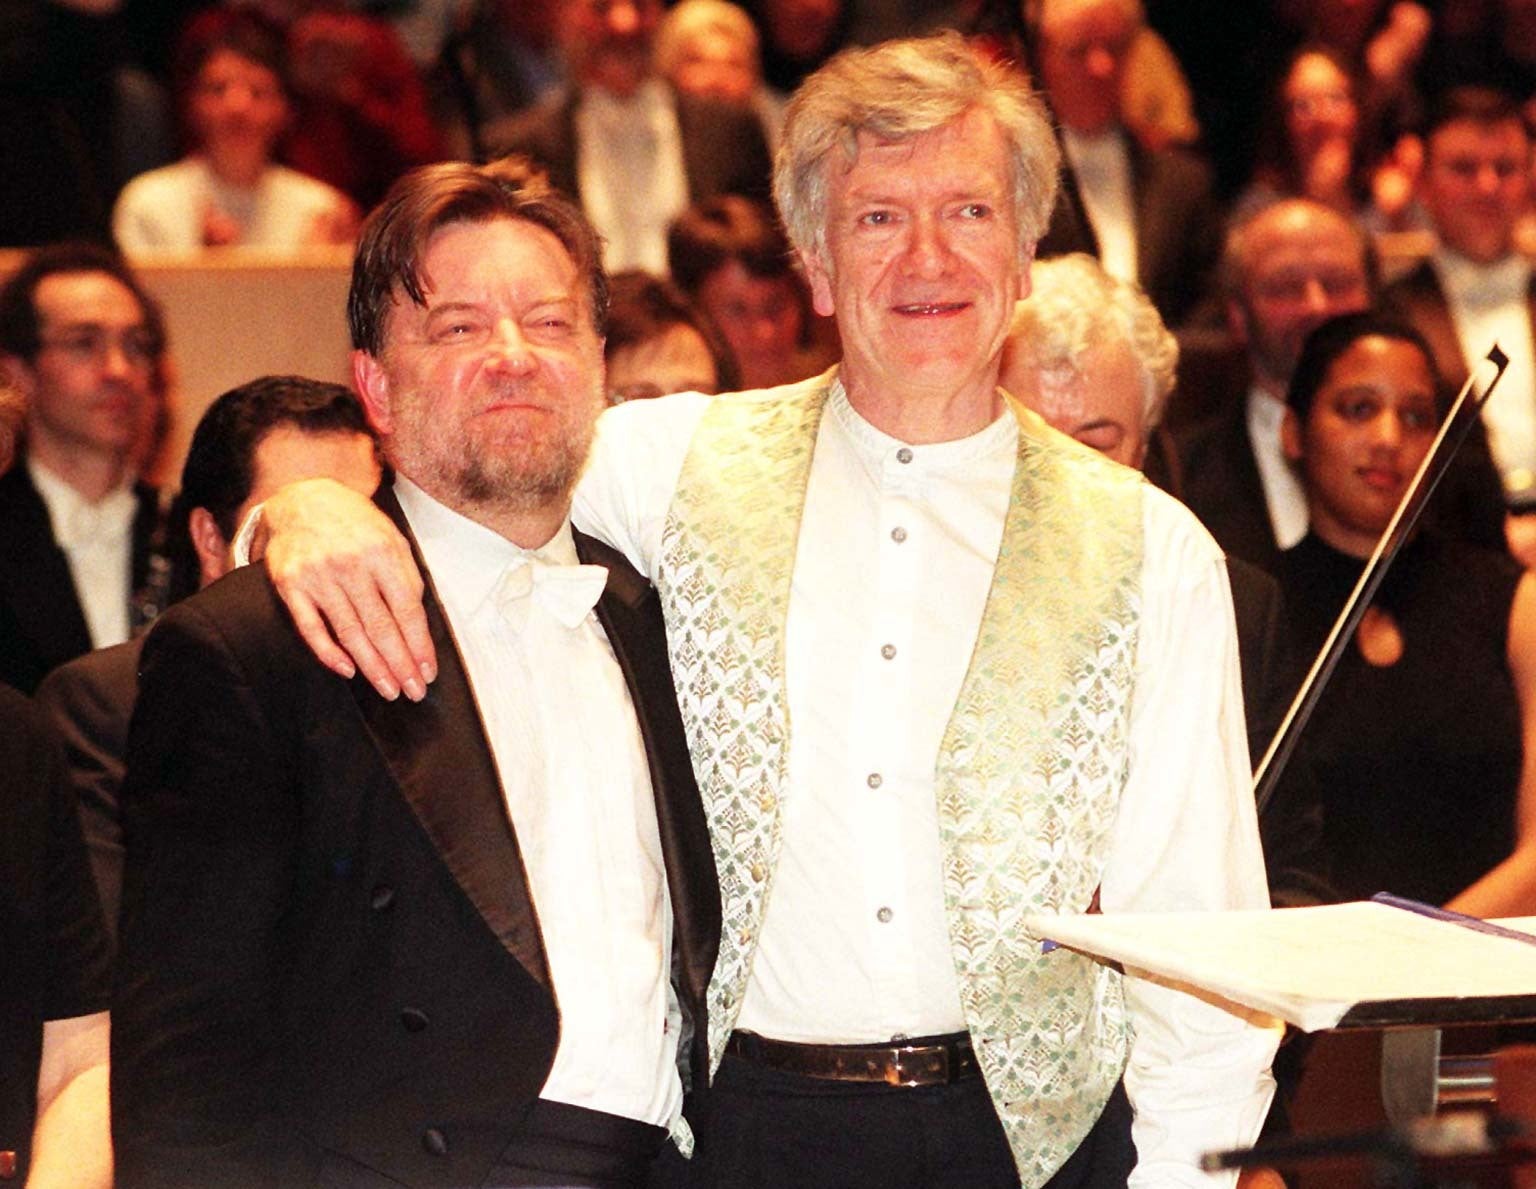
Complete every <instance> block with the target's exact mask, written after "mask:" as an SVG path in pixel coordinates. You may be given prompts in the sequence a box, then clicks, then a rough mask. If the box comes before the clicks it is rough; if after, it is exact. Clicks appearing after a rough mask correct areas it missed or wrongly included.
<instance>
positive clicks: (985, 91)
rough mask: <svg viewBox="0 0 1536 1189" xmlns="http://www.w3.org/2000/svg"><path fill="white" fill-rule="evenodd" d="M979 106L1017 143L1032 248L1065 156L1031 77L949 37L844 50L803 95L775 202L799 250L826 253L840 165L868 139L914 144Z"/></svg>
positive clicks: (786, 142) (791, 113)
mask: <svg viewBox="0 0 1536 1189" xmlns="http://www.w3.org/2000/svg"><path fill="white" fill-rule="evenodd" d="M972 108H977V109H980V110H982V111H985V112H986V113H988V114H989V115H990V116H991V117H992V118H993V119H994V120H996V121H997V126H998V128H999V130H1000V131H1001V132H1002V134H1003V136H1004V138H1005V139H1006V141H1007V142H1008V147H1009V160H1010V165H1011V172H1012V175H1013V176H1012V182H1013V205H1014V211H1015V214H1016V217H1017V223H1018V227H1019V235H1020V245H1019V246H1020V250H1021V252H1022V251H1023V250H1024V249H1025V246H1026V245H1033V244H1034V242H1035V241H1036V240H1038V239H1039V238H1040V236H1041V234H1042V233H1043V232H1044V231H1045V227H1046V222H1047V220H1049V218H1050V215H1051V208H1052V207H1053V206H1054V205H1055V203H1056V181H1057V173H1058V171H1059V169H1060V164H1061V151H1060V149H1058V148H1057V146H1056V137H1055V135H1054V133H1052V131H1051V123H1050V117H1049V116H1048V115H1047V114H1046V111H1045V106H1044V104H1042V103H1041V102H1040V100H1039V98H1038V97H1037V96H1036V95H1035V93H1034V91H1033V90H1032V89H1031V88H1030V85H1029V82H1028V80H1027V79H1026V78H1025V77H1024V76H1023V75H1022V74H1020V73H1019V72H1018V71H1017V70H1015V69H1013V68H1012V67H1009V66H1005V65H1003V64H1001V63H998V62H993V61H991V60H989V59H986V58H983V57H981V56H980V55H978V54H977V53H975V52H974V51H973V50H972V49H971V48H970V46H969V45H967V44H966V41H965V39H964V38H963V37H961V36H960V34H958V33H955V32H953V31H950V32H945V33H940V34H936V35H934V36H932V37H920V38H910V39H907V40H903V41H887V42H884V43H883V44H881V45H877V46H873V47H871V48H869V49H854V50H845V51H843V52H842V53H840V54H838V55H837V56H836V57H835V58H833V59H832V60H831V61H830V62H828V63H827V64H826V65H825V66H823V67H822V68H821V69H820V70H818V71H816V73H815V74H813V75H811V76H810V77H809V78H807V79H806V80H805V82H804V83H803V84H802V85H801V87H800V89H799V91H797V92H796V93H795V97H794V99H792V100H791V101H790V104H789V107H788V109H787V110H786V112H785V116H784V135H783V140H782V142H781V144H780V147H779V154H778V159H777V161H776V162H775V163H774V169H773V196H774V200H775V201H776V202H777V203H778V207H779V214H780V216H781V217H782V218H783V220H784V226H785V228H786V229H787V230H788V232H789V238H790V240H791V242H792V243H793V244H794V246H795V247H796V248H797V249H799V250H800V251H801V252H805V253H808V254H813V255H818V256H819V255H823V254H824V250H825V248H826V222H827V196H828V193H829V190H830V187H831V182H830V173H831V168H830V167H831V164H832V160H833V158H834V157H835V156H836V157H838V159H839V160H840V161H841V162H842V163H844V164H851V163H852V162H853V160H854V158H855V156H856V155H857V152H858V134H859V133H860V132H867V133H869V134H870V135H872V136H876V137H879V138H880V139H882V140H890V141H900V140H906V139H908V138H909V137H913V136H917V135H919V134H921V133H924V132H932V131H933V130H935V129H937V128H942V127H943V126H944V125H946V124H948V123H950V122H951V121H953V120H955V119H958V118H959V117H960V116H962V115H964V114H965V113H966V112H968V111H970V110H971V109H972Z"/></svg>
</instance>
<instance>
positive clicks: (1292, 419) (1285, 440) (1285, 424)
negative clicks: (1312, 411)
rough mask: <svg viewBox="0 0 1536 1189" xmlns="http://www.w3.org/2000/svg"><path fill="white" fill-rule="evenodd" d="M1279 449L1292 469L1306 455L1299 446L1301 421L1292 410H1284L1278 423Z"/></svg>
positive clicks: (1297, 465) (1300, 445)
mask: <svg viewBox="0 0 1536 1189" xmlns="http://www.w3.org/2000/svg"><path fill="white" fill-rule="evenodd" d="M1280 449H1281V451H1282V452H1283V453H1284V454H1285V458H1286V461H1287V462H1289V463H1290V464H1291V466H1293V467H1299V466H1300V465H1301V460H1302V458H1303V457H1305V455H1306V450H1304V449H1303V448H1302V444H1301V421H1300V419H1299V418H1298V417H1297V416H1296V411H1295V410H1294V409H1286V411H1285V416H1284V417H1283V418H1282V419H1281V421H1280Z"/></svg>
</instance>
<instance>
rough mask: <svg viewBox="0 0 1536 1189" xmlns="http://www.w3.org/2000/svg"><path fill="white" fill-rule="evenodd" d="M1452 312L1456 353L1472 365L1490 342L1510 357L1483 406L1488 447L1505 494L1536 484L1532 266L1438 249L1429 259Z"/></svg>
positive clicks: (1518, 259)
mask: <svg viewBox="0 0 1536 1189" xmlns="http://www.w3.org/2000/svg"><path fill="white" fill-rule="evenodd" d="M1432 261H1433V264H1434V268H1435V273H1436V274H1437V275H1438V276H1439V278H1440V287H1441V288H1442V289H1443V290H1444V291H1445V297H1446V302H1447V304H1448V305H1449V306H1450V309H1451V322H1452V324H1453V325H1454V326H1455V328H1456V338H1457V340H1458V341H1459V342H1460V343H1461V354H1462V357H1463V358H1464V359H1466V360H1467V363H1468V365H1469V366H1470V365H1472V364H1473V363H1475V362H1476V361H1477V360H1479V359H1481V358H1482V357H1483V356H1484V355H1486V354H1487V353H1488V348H1489V347H1491V346H1492V345H1493V344H1494V343H1495V342H1497V343H1498V344H1499V346H1500V347H1502V348H1503V349H1504V353H1505V354H1506V355H1508V356H1509V367H1508V368H1507V369H1506V370H1505V372H1504V378H1503V379H1502V380H1500V381H1499V386H1498V387H1497V388H1495V389H1494V391H1493V395H1492V396H1490V397H1489V398H1488V403H1487V404H1485V405H1484V406H1483V423H1484V424H1485V425H1486V426H1487V427H1488V448H1489V450H1491V451H1492V452H1493V458H1494V462H1495V463H1496V464H1497V465H1498V468H1499V473H1500V474H1501V475H1503V477H1504V485H1505V488H1506V489H1507V490H1512V491H1513V490H1524V489H1527V488H1529V487H1531V486H1532V485H1533V484H1536V368H1533V366H1532V361H1531V355H1532V351H1533V350H1536V343H1533V341H1532V334H1531V306H1530V285H1531V263H1530V261H1529V260H1527V259H1526V258H1525V257H1524V256H1521V255H1519V254H1518V253H1516V254H1512V255H1510V256H1508V257H1506V258H1505V259H1503V260H1500V261H1498V262H1497V263H1495V264H1486V265H1485V264H1476V263H1474V262H1473V261H1471V260H1468V259H1467V258H1466V257H1465V256H1461V255H1458V254H1457V253H1455V252H1452V251H1450V250H1449V249H1447V248H1441V249H1440V250H1439V251H1437V252H1436V253H1435V254H1434V256H1433V257H1432Z"/></svg>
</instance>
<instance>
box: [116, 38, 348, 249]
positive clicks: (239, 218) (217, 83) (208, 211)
mask: <svg viewBox="0 0 1536 1189" xmlns="http://www.w3.org/2000/svg"><path fill="white" fill-rule="evenodd" d="M175 91H176V95H177V99H178V102H179V104H180V107H181V111H182V114H183V118H184V120H185V124H186V129H187V139H188V142H189V144H190V146H191V152H190V153H189V154H188V155H187V156H186V157H184V158H182V159H181V160H180V161H178V162H176V163H175V164H174V165H167V166H164V167H163V168H161V169H153V170H150V172H148V173H145V174H140V175H139V176H138V177H136V178H134V179H133V181H131V182H129V183H128V185H127V186H125V187H123V192H122V193H121V194H120V195H119V196H118V199H117V206H116V207H115V209H114V210H113V212H112V231H113V234H114V235H115V236H116V238H117V242H118V245H119V247H121V248H122V249H123V251H125V252H127V253H129V254H130V255H144V254H149V253H155V252H192V251H196V250H198V249H200V248H209V247H222V246H224V245H228V244H240V245H244V246H248V247H256V248H271V249H278V250H289V251H291V250H294V249H298V248H304V247H308V246H311V245H315V244H338V243H348V242H350V241H351V239H352V237H353V235H354V233H355V232H356V226H357V208H356V207H355V206H354V205H353V204H352V202H351V200H350V199H348V198H347V197H346V196H345V195H344V194H342V193H341V192H340V191H338V190H336V189H334V188H333V187H331V186H328V185H326V184H325V183H324V182H321V181H317V180H316V179H314V178H311V177H307V176H305V175H304V174H301V173H298V172H295V171H294V170H291V169H288V168H287V167H286V166H282V165H278V164H277V163H276V160H275V154H276V148H277V143H278V138H279V137H280V136H281V135H282V133H283V130H284V128H285V127H286V126H287V123H288V120H289V117H290V106H289V94H288V78H287V64H286V58H285V48H284V42H283V34H282V31H281V30H280V29H279V28H277V27H276V26H275V25H273V24H272V23H271V22H270V21H268V20H267V19H266V18H264V17H262V16H260V15H259V14H257V13H255V12H253V11H251V10H248V9H242V8H233V9H229V8H214V9H208V10H206V11H204V12H202V13H200V14H199V15H198V16H196V17H194V18H193V20H192V22H191V24H189V25H188V27H187V29H186V31H185V33H184V34H183V35H182V39H181V43H180V45H179V47H178V51H177V56H176V63H175Z"/></svg>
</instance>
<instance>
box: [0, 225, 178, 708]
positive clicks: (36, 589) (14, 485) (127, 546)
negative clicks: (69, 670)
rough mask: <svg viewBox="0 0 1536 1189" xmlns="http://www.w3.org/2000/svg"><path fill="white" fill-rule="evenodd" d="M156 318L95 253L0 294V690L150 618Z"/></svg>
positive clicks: (33, 683)
mask: <svg viewBox="0 0 1536 1189" xmlns="http://www.w3.org/2000/svg"><path fill="white" fill-rule="evenodd" d="M164 345H165V339H164V330H163V327H162V324H161V321H160V312H159V310H158V309H157V307H156V306H155V304H154V302H153V301H152V300H151V299H150V297H149V296H148V295H147V294H146V293H145V292H144V290H143V288H142V287H141V286H140V285H139V282H138V280H137V279H136V278H135V277H134V276H133V274H132V273H131V272H130V271H129V270H128V268H127V266H126V265H125V264H124V263H123V262H122V261H121V260H120V259H119V258H118V257H117V256H115V255H113V254H112V253H111V252H109V251H107V250H106V249H104V248H98V247H94V246H89V245H79V244H65V245H59V246H56V247H51V248H41V249H39V250H38V251H37V252H35V253H33V254H32V255H31V256H30V257H28V258H27V259H26V260H25V261H24V262H23V263H22V265H21V267H20V268H19V269H18V270H17V271H16V272H15V273H14V274H12V276H11V278H10V279H9V280H8V281H7V282H6V284H5V286H4V287H3V288H0V368H3V370H4V375H5V378H6V379H8V380H9V381H10V383H11V384H13V385H14V386H15V387H16V388H18V389H19V390H20V391H21V393H22V395H23V396H24V397H26V399H27V402H28V405H29V410H28V417H27V431H26V445H25V449H24V450H23V452H22V453H21V454H20V455H19V456H18V458H17V460H16V466H15V467H14V468H12V470H11V472H10V473H9V474H7V475H6V476H4V477H3V478H0V681H4V682H6V683H8V684H10V685H14V686H15V687H16V688H17V689H19V690H21V691H22V692H23V693H28V694H30V693H31V692H32V691H33V690H34V689H35V688H36V687H37V683H38V682H39V681H41V680H42V679H43V677H44V676H45V675H46V674H47V673H48V671H49V670H50V669H53V668H55V667H57V666H58V665H61V664H63V663H64V662H65V661H67V660H69V659H70V658H71V657H76V656H79V655H80V654H81V653H83V652H88V651H90V650H91V649H92V648H102V647H105V646H106V645H108V644H117V643H120V642H121V641H123V640H126V639H127V638H128V637H129V635H130V634H131V633H132V632H133V631H134V630H135V629H136V628H138V627H141V626H142V625H143V623H144V622H145V621H147V619H148V618H150V617H151V616H152V615H153V612H154V610H155V609H156V608H154V607H152V606H146V605H145V600H143V599H141V598H139V597H138V596H139V594H140V592H142V591H144V590H145V589H146V588H147V586H148V584H149V580H150V576H151V570H152V555H153V542H154V537H155V534H156V528H157V521H158V502H157V495H156V493H155V491H154V490H153V489H152V488H149V487H147V486H145V485H143V484H141V483H138V482H137V481H136V476H135V474H134V469H133V468H134V461H135V458H136V457H137V455H138V453H139V452H140V451H141V447H142V439H143V435H144V428H145V426H146V425H147V424H148V422H149V417H148V415H147V412H146V410H147V407H148V405H149V402H151V401H153V400H154V399H155V392H154V384H155V375H156V367H157V364H158V362H159V360H160V356H161V353H162V352H163V350H164Z"/></svg>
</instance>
